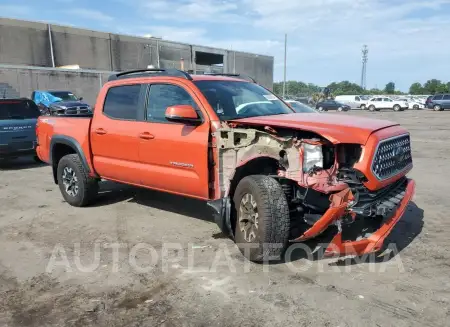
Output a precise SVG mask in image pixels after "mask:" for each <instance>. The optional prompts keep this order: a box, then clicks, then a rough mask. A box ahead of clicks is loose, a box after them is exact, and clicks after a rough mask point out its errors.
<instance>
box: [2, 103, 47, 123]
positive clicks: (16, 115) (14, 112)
mask: <svg viewBox="0 0 450 327" xmlns="http://www.w3.org/2000/svg"><path fill="white" fill-rule="evenodd" d="M39 115H40V112H39V108H38V107H37V106H36V104H35V103H34V102H33V101H31V100H2V101H0V120H7V119H30V118H37V117H38V116H39Z"/></svg>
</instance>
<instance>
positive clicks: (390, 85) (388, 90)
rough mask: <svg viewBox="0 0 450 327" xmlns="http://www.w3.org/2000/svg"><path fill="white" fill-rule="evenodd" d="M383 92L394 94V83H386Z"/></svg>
mask: <svg viewBox="0 0 450 327" xmlns="http://www.w3.org/2000/svg"><path fill="white" fill-rule="evenodd" d="M384 92H385V93H387V94H395V83H394V82H389V83H387V84H386V87H385V88H384Z"/></svg>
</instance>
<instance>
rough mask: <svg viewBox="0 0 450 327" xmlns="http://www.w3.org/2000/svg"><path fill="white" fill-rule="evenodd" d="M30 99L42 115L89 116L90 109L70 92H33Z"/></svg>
mask: <svg viewBox="0 0 450 327" xmlns="http://www.w3.org/2000/svg"><path fill="white" fill-rule="evenodd" d="M31 99H32V100H33V101H34V102H35V103H36V104H37V105H38V107H39V110H40V111H41V113H42V114H43V115H51V116H62V115H63V116H65V115H69V116H72V115H90V114H92V108H91V107H90V106H89V105H88V104H87V103H85V102H82V100H83V98H81V97H80V98H78V97H76V96H75V95H74V94H73V93H72V92H70V91H34V92H33V93H32V95H31Z"/></svg>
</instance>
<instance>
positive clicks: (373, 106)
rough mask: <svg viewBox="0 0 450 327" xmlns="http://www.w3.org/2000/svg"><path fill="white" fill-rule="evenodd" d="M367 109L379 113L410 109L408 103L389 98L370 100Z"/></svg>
mask: <svg viewBox="0 0 450 327" xmlns="http://www.w3.org/2000/svg"><path fill="white" fill-rule="evenodd" d="M367 108H368V109H369V110H370V111H379V110H381V109H392V110H394V111H403V110H405V109H408V108H409V104H408V102H406V101H398V100H392V99H391V98H387V97H376V98H372V99H370V100H369V102H368V103H367Z"/></svg>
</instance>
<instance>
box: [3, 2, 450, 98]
mask: <svg viewBox="0 0 450 327" xmlns="http://www.w3.org/2000/svg"><path fill="white" fill-rule="evenodd" d="M0 17H8V18H18V19H26V20H34V21H45V22H50V23H54V24H60V25H68V26H74V27H80V28H87V29H92V30H99V31H108V32H113V33H122V34H130V35H140V36H144V35H153V36H157V37H162V38H164V39H167V40H173V41H181V42H185V43H192V44H199V45H205V46H212V47H220V48H226V49H234V50H241V51H247V52H253V53H258V54H266V55H271V56H274V58H275V63H274V69H275V72H274V79H275V81H281V80H282V79H283V65H284V64H283V60H284V35H285V33H287V35H288V43H287V49H288V51H287V79H288V80H298V81H303V82H307V83H315V84H318V85H322V86H324V85H327V84H329V83H331V82H334V81H342V80H348V81H351V82H355V83H358V84H359V83H360V79H361V49H362V46H363V45H364V44H366V45H367V46H368V48H369V60H368V64H367V87H368V88H373V87H378V88H384V86H385V85H386V83H388V82H390V81H393V82H395V83H396V86H397V89H400V90H403V91H406V90H408V88H409V86H410V85H411V84H412V83H414V82H421V83H423V82H425V81H426V80H428V79H432V78H437V79H441V80H443V81H446V82H447V81H449V80H450V76H449V74H448V72H449V71H450V60H449V59H450V58H449V57H450V42H447V41H448V35H450V33H449V32H450V0H234V1H232V0H108V1H106V0H43V1H41V0H13V1H12V0H0Z"/></svg>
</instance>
